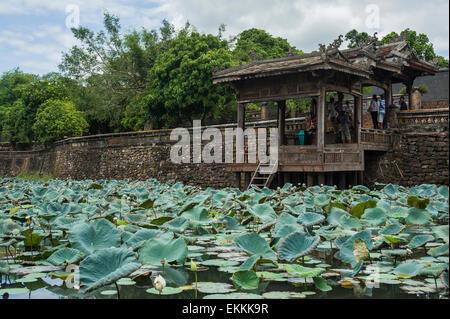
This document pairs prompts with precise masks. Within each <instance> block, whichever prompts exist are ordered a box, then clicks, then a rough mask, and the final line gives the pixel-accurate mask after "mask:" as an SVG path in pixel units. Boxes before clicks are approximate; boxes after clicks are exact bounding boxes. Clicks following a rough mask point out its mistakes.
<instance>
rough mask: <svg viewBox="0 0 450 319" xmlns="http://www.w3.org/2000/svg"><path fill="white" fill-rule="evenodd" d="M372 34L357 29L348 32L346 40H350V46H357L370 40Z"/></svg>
mask: <svg viewBox="0 0 450 319" xmlns="http://www.w3.org/2000/svg"><path fill="white" fill-rule="evenodd" d="M370 38H371V37H370V35H369V34H368V33H367V32H358V31H356V30H355V29H353V30H351V31H349V32H347V34H346V35H345V40H347V41H350V43H349V44H348V47H349V48H356V47H357V46H358V45H359V44H360V43H364V42H366V41H369V40H370Z"/></svg>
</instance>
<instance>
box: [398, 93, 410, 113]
mask: <svg viewBox="0 0 450 319" xmlns="http://www.w3.org/2000/svg"><path fill="white" fill-rule="evenodd" d="M399 104H400V111H407V110H408V105H406V102H405V97H403V96H401V97H400V101H399Z"/></svg>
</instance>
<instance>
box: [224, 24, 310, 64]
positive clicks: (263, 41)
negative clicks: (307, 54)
mask: <svg viewBox="0 0 450 319" xmlns="http://www.w3.org/2000/svg"><path fill="white" fill-rule="evenodd" d="M290 52H292V53H296V54H303V52H302V51H300V50H297V49H296V48H295V47H294V46H291V45H290V44H289V42H288V41H287V40H286V39H283V38H280V37H277V38H275V37H273V36H272V35H270V34H269V33H267V32H266V31H264V30H260V29H249V30H245V31H243V32H242V33H240V34H239V35H238V37H237V42H236V46H235V48H234V50H233V55H234V56H235V57H236V59H238V60H239V61H242V62H244V63H247V62H250V61H252V60H254V59H255V58H256V59H263V60H264V59H274V58H281V57H284V56H286V55H288V54H289V53H290Z"/></svg>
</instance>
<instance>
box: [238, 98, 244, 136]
mask: <svg viewBox="0 0 450 319" xmlns="http://www.w3.org/2000/svg"><path fill="white" fill-rule="evenodd" d="M237 127H240V128H241V129H242V130H243V131H244V130H245V104H244V103H239V104H238V107H237Z"/></svg>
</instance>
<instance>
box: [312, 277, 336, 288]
mask: <svg viewBox="0 0 450 319" xmlns="http://www.w3.org/2000/svg"><path fill="white" fill-rule="evenodd" d="M313 280H314V284H315V285H316V288H317V289H319V290H320V291H330V290H333V288H331V287H330V286H329V285H328V284H327V281H326V280H325V279H324V278H322V277H314V278H313Z"/></svg>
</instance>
